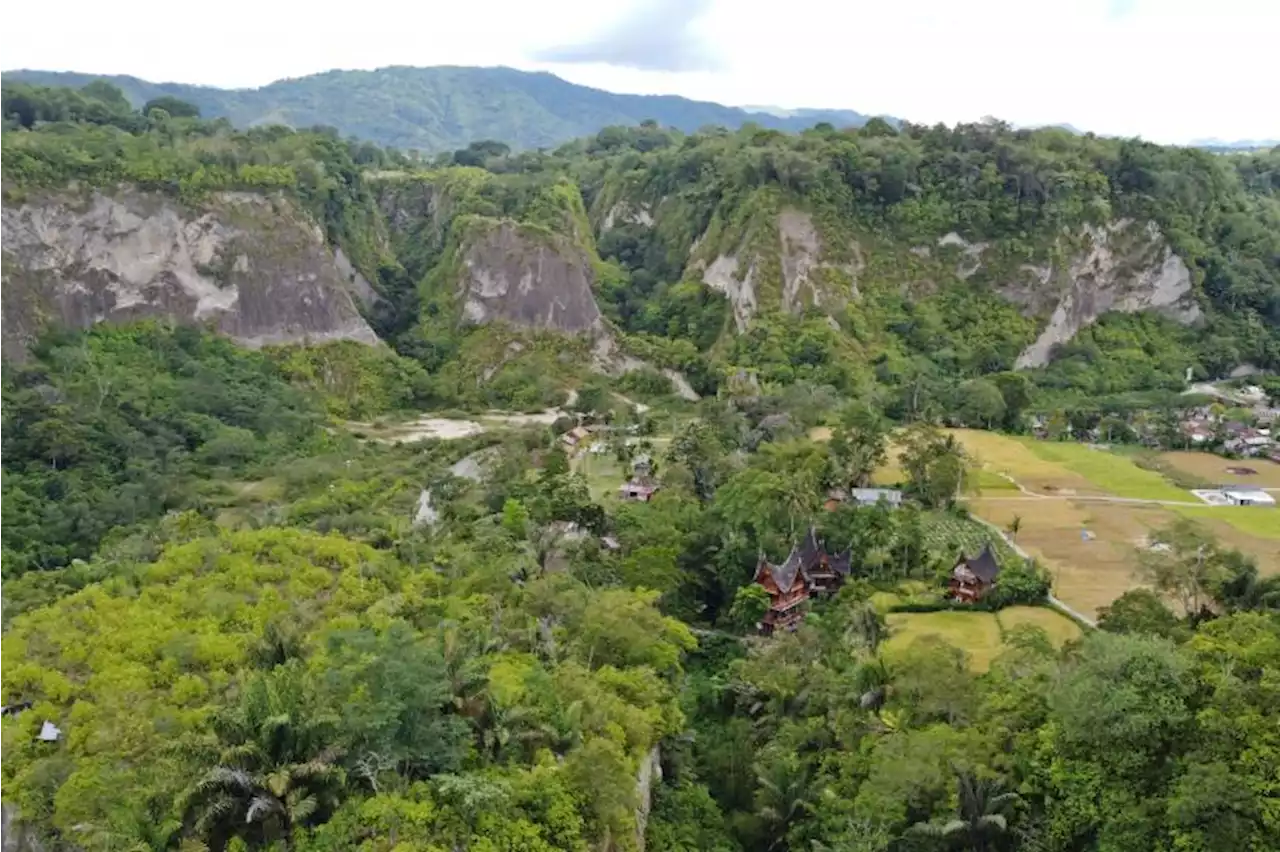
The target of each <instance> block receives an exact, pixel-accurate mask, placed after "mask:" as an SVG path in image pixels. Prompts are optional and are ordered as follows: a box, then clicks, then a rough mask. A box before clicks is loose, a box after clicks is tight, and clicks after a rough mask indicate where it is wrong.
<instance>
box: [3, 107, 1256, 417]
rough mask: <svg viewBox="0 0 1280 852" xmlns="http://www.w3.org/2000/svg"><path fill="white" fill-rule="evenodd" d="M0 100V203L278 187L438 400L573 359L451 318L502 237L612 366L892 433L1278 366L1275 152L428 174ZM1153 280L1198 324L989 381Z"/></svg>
mask: <svg viewBox="0 0 1280 852" xmlns="http://www.w3.org/2000/svg"><path fill="white" fill-rule="evenodd" d="M5 103H6V106H5V112H6V113H7V114H10V115H18V116H19V120H20V123H21V124H23V125H24V126H25V125H26V124H33V123H36V122H39V121H47V122H51V123H43V124H40V126H38V127H36V128H35V129H33V130H21V131H14V130H10V131H9V132H8V133H7V134H6V136H5V146H6V154H7V156H6V157H5V162H4V175H5V192H6V197H7V198H8V199H9V200H10V203H13V202H14V201H17V200H20V199H21V197H22V196H23V193H26V192H29V191H31V190H32V189H34V188H37V187H42V186H50V185H60V184H65V183H66V182H67V181H69V180H76V181H80V182H81V183H82V184H90V185H98V186H110V185H113V184H114V183H115V182H116V181H119V180H122V179H123V180H128V181H131V182H133V183H136V184H138V185H140V186H143V187H146V188H150V189H153V190H156V191H161V192H176V193H177V194H178V195H179V196H180V197H184V198H197V197H199V196H200V195H201V194H202V193H210V192H216V191H220V190H224V189H250V190H255V191H286V192H290V193H292V194H295V195H296V196H297V197H298V198H299V199H300V201H301V202H302V203H303V205H304V206H305V207H306V209H308V210H310V211H312V213H313V215H315V216H316V218H317V220H318V221H320V222H321V223H322V224H323V226H324V229H325V232H326V234H327V236H328V239H329V240H330V241H331V243H333V244H334V245H337V246H341V247H342V248H343V249H344V251H345V252H346V254H347V255H348V256H349V257H350V258H351V259H352V262H353V263H354V264H355V267H356V268H357V269H358V270H360V271H362V272H363V273H364V275H365V276H366V277H367V278H368V279H369V280H370V281H371V282H372V283H373V285H374V287H375V288H376V289H377V290H379V291H380V293H381V295H382V296H383V297H384V299H383V300H382V301H381V302H380V303H379V304H378V305H377V306H375V307H374V308H372V309H371V310H372V320H373V324H374V328H375V329H376V330H377V331H378V332H379V334H381V335H382V337H383V338H384V339H386V340H388V342H390V343H392V345H393V346H394V347H395V348H396V349H397V351H398V352H400V353H401V354H402V355H404V356H406V357H409V358H411V359H413V360H416V361H418V362H419V363H420V364H422V365H423V366H425V367H426V368H427V369H428V370H429V371H430V372H432V373H437V372H441V374H442V376H441V379H442V380H441V382H440V387H441V388H445V389H444V390H441V391H440V393H441V394H442V395H443V396H446V397H447V396H452V397H453V399H454V401H455V402H461V403H463V404H466V399H467V398H468V397H471V398H472V399H474V398H475V394H476V391H475V387H476V385H477V384H480V385H485V384H486V383H488V384H489V385H490V386H491V387H493V386H497V387H506V388H514V387H516V386H520V385H522V384H530V385H533V386H536V387H538V388H540V390H538V391H537V392H536V393H534V394H532V395H525V396H524V398H523V399H521V400H520V402H519V403H518V404H519V405H520V406H522V407H523V406H529V405H538V404H547V403H550V402H552V401H555V399H556V398H557V396H558V394H559V393H561V391H560V390H559V389H557V388H556V387H555V386H554V385H549V384H547V383H546V381H545V379H546V377H547V374H548V371H547V370H546V369H545V366H546V363H545V361H539V360H538V358H537V357H536V353H539V352H543V353H547V352H558V353H559V354H558V355H555V356H554V357H558V358H560V360H561V362H562V363H563V362H564V360H565V359H566V358H567V359H569V361H570V362H572V363H575V364H578V365H582V363H583V361H584V360H585V359H584V357H583V355H582V354H581V353H580V352H578V353H576V354H575V350H574V346H573V345H571V344H568V343H566V342H565V341H561V342H555V341H553V340H547V341H544V344H543V345H540V346H536V347H532V348H531V349H530V348H529V347H527V346H526V353H527V354H525V355H524V356H523V357H514V358H513V357H510V356H509V353H508V354H501V353H503V352H504V351H506V350H504V348H503V347H508V348H509V344H510V342H511V341H512V340H513V339H518V338H513V337H512V336H511V335H510V334H507V333H505V332H499V331H498V330H497V329H496V328H495V327H493V326H489V327H486V328H477V327H475V326H474V325H470V324H463V325H462V326H461V327H460V326H459V323H458V319H459V316H460V314H461V313H462V311H463V305H462V302H463V301H465V298H460V296H459V292H460V277H462V269H463V267H464V265H465V266H468V268H470V267H473V266H474V264H475V263H476V262H477V259H479V262H480V263H481V264H484V263H488V262H490V261H487V260H486V259H485V258H484V257H483V251H484V249H483V243H484V240H485V235H486V234H491V233H493V232H494V230H495V229H496V228H497V227H498V226H499V225H500V224H501V223H502V222H504V221H508V222H515V223H517V224H518V225H519V226H520V230H519V237H518V239H519V240H521V241H523V243H522V245H523V248H521V249H519V251H520V252H524V253H525V254H526V255H528V254H530V253H531V252H534V251H541V250H542V249H539V248H537V247H538V246H549V247H550V250H551V251H552V252H553V253H554V254H555V255H558V256H559V257H562V258H564V259H565V263H566V265H567V268H568V269H569V272H570V273H572V274H573V275H577V276H579V277H580V279H581V280H582V281H583V282H585V284H584V286H589V287H590V289H591V294H593V295H594V300H595V301H596V302H597V303H598V304H599V309H600V311H601V312H602V314H603V317H604V319H605V321H606V322H607V324H608V326H609V328H610V329H611V333H612V334H613V336H614V337H615V338H617V340H618V341H619V342H620V343H621V344H622V348H623V349H624V350H625V351H627V352H630V353H633V354H635V355H637V356H639V357H641V358H643V359H645V360H647V361H649V362H650V363H651V364H653V365H654V366H658V367H664V368H672V369H676V370H680V371H682V372H684V373H685V374H687V375H688V376H689V378H690V379H691V380H692V381H693V384H694V387H695V388H696V389H697V390H698V391H699V392H703V393H710V392H714V391H715V390H716V389H717V387H719V386H720V385H721V384H722V383H723V382H724V381H725V379H726V378H727V377H730V376H733V375H736V374H737V373H738V372H739V371H740V370H747V371H750V372H752V373H754V374H756V375H757V376H758V377H759V379H760V380H762V381H767V382H777V383H781V384H792V383H796V382H803V383H805V384H808V385H813V386H823V385H826V386H831V387H833V388H834V389H835V390H836V391H837V392H840V393H855V392H857V393H866V392H871V393H873V394H874V395H875V396H876V397H877V398H878V399H879V400H880V402H881V404H882V405H884V407H885V408H886V409H887V410H888V411H889V413H890V414H891V415H892V416H894V417H896V418H901V419H910V418H914V417H920V416H933V417H936V416H939V415H943V414H945V415H947V416H948V417H950V418H957V419H959V420H960V421H961V422H964V423H968V424H971V425H981V426H991V425H998V424H1001V423H1005V424H1013V423H1016V422H1017V421H1018V417H1019V414H1020V413H1021V412H1022V411H1025V410H1026V409H1027V408H1028V407H1030V406H1044V405H1047V404H1049V403H1052V404H1056V405H1075V406H1092V407H1094V408H1097V407H1098V406H1099V404H1100V403H1105V404H1107V405H1110V406H1113V407H1119V408H1125V407H1130V408H1132V407H1134V406H1138V407H1144V406H1145V407H1151V406H1153V405H1158V404H1160V400H1159V397H1158V395H1159V394H1160V393H1161V392H1168V391H1174V390H1180V389H1181V388H1182V387H1183V386H1184V374H1185V371H1186V370H1187V369H1188V368H1190V369H1191V370H1192V372H1193V375H1197V376H1202V377H1203V376H1216V375H1222V374H1225V373H1227V372H1229V371H1230V370H1232V369H1234V368H1235V367H1237V366H1239V365H1241V364H1251V365H1254V366H1258V367H1263V368H1274V367H1275V366H1276V365H1277V364H1278V363H1280V331H1278V329H1280V266H1278V263H1277V257H1280V246H1278V245H1277V240H1280V200H1278V199H1280V196H1278V195H1277V188H1278V186H1280V165H1278V161H1277V155H1276V153H1275V152H1274V151H1273V152H1269V153H1263V154H1256V155H1240V156H1233V157H1223V156H1214V155H1209V154H1207V153H1203V152H1199V151H1194V150H1182V149H1171V148H1161V147H1158V146H1155V145H1150V144H1147V143H1141V142H1136V141H1116V140H1102V139H1096V138H1091V137H1087V136H1086V137H1078V136H1073V135H1072V134H1070V133H1067V132H1066V131H1061V130H1054V129H1050V130H1039V131H1012V130H1010V129H1009V128H1007V127H1005V126H1003V125H999V124H989V125H972V126H962V127H958V128H956V129H953V130H952V129H946V128H941V127H936V128H926V127H916V126H906V127H905V128H904V129H902V130H901V131H899V130H895V129H894V128H893V127H891V126H889V125H888V124H886V123H885V122H883V121H879V120H876V121H872V122H871V123H869V124H868V125H867V126H865V127H863V128H861V129H860V130H850V131H838V130H835V129H832V128H830V127H828V126H822V125H819V126H818V127H816V128H815V129H813V130H810V131H807V132H806V133H804V134H801V135H798V136H787V135H785V134H782V133H778V132H776V131H770V130H763V129H759V128H748V129H744V130H742V131H739V132H736V133H730V132H725V131H708V132H705V133H700V134H695V135H692V136H685V135H683V134H681V133H679V132H676V131H672V130H667V129H663V128H662V127H661V126H660V125H658V124H657V123H654V122H647V123H645V124H644V125H643V126H640V127H637V128H622V127H613V128H606V129H605V130H602V131H600V132H599V133H597V134H596V135H595V136H593V137H591V138H588V139H584V140H580V141H577V142H574V143H572V144H569V145H565V146H563V147H561V148H559V149H557V150H555V151H554V152H526V153H516V152H512V151H511V150H510V149H509V148H508V146H506V145H504V144H501V143H497V142H485V143H477V144H474V145H471V146H469V147H467V148H465V149H460V150H458V151H455V152H453V153H451V154H448V155H444V156H442V157H440V158H437V161H436V162H435V163H434V164H432V165H431V166H430V167H424V165H423V164H421V163H420V162H418V161H414V160H412V159H411V158H408V157H406V156H405V155H404V154H402V153H398V152H396V151H394V150H384V149H381V148H378V147H376V146H374V145H371V144H369V143H360V142H343V141H341V140H339V139H338V138H336V137H335V136H333V135H332V134H328V133H321V132H304V133H297V132H291V131H287V130H285V129H283V128H271V127H263V128H257V129H254V130H251V131H247V132H239V131H234V130H232V129H230V128H229V127H227V126H226V124H225V123H223V122H218V121H214V122H208V121H201V120H198V119H194V118H175V117H173V116H172V115H171V114H170V113H168V112H167V111H163V110H162V111H159V112H152V113H150V114H149V115H147V116H143V115H141V114H139V113H136V112H134V111H132V110H130V109H128V107H127V105H126V103H125V99H124V98H122V97H120V95H119V92H115V93H114V94H112V93H111V90H109V87H108V88H106V89H103V88H102V87H95V88H92V89H89V90H86V91H84V92H81V93H79V94H77V93H71V92H67V91H66V90H56V89H50V90H40V89H30V88H23V87H22V86H15V85H13V84H7V88H6V102H5ZM21 104H26V106H25V107H24V108H23V109H22V110H19V109H17V107H16V106H15V105H21ZM33 104H34V105H33ZM171 106H172V104H171ZM27 118H30V119H31V121H27V120H26V119H27ZM68 122H69V123H68ZM11 123H12V122H11ZM1127 222H1134V223H1136V224H1132V225H1128V224H1125V223H1127ZM1142 223H1150V224H1149V225H1143V224H1142ZM1150 228H1154V229H1155V230H1154V231H1153V232H1151V233H1155V234H1156V235H1157V236H1155V237H1151V236H1149V235H1148V229H1150ZM784 231H785V233H784ZM1099 235H1101V236H1099ZM1100 241H1101V242H1100ZM801 244H803V245H801ZM797 246H799V247H797ZM1165 246H1168V247H1171V248H1172V250H1173V251H1174V252H1176V256H1174V255H1168V254H1167V252H1168V251H1169V249H1168V248H1165ZM476 252H480V253H479V254H477V253H476ZM1160 252H1165V253H1166V254H1165V255H1163V256H1165V258H1166V259H1165V261H1163V265H1161V261H1160V257H1161V256H1162V255H1161V254H1160ZM1099 254H1105V255H1106V256H1107V257H1111V258H1113V259H1112V260H1110V261H1107V262H1108V263H1114V264H1115V267H1116V269H1118V270H1119V271H1118V272H1114V273H1108V274H1111V275H1112V276H1113V278H1114V281H1112V283H1110V284H1106V285H1105V286H1104V285H1103V284H1099V283H1097V275H1098V273H1097V272H1096V271H1094V270H1093V268H1092V267H1089V268H1085V269H1084V271H1083V272H1081V273H1080V274H1081V275H1082V276H1084V277H1083V278H1081V279H1079V280H1082V281H1085V282H1086V283H1085V284H1083V285H1082V284H1079V281H1077V282H1076V283H1072V282H1071V281H1070V280H1065V281H1064V280H1063V279H1062V276H1063V275H1065V274H1067V271H1068V269H1069V268H1074V267H1072V266H1071V264H1072V263H1076V262H1081V261H1080V259H1081V258H1083V257H1086V256H1089V257H1096V256H1098V255H1099ZM1090 262H1093V261H1090ZM1099 262H1100V261H1099ZM1126 264H1127V265H1128V266H1126ZM1130 267H1132V268H1130ZM722 268H728V269H732V270H733V271H732V272H730V273H728V274H725V273H724V272H716V271H714V270H719V269H722ZM1166 268H1169V269H1174V268H1182V269H1185V270H1186V271H1185V286H1186V288H1187V290H1186V293H1185V295H1184V296H1182V297H1180V299H1181V301H1180V302H1179V303H1178V304H1179V305H1180V307H1177V311H1179V312H1181V314H1180V315H1182V316H1184V317H1190V316H1193V315H1194V314H1195V313H1197V312H1198V313H1199V314H1201V315H1202V318H1201V319H1198V320H1195V321H1194V322H1193V323H1192V324H1191V325H1189V326H1187V325H1179V324H1177V323H1176V322H1174V321H1173V319H1170V318H1169V316H1168V313H1169V312H1168V310H1165V311H1164V312H1163V313H1161V312H1153V311H1145V312H1141V311H1140V312H1136V313H1103V314H1102V315H1101V316H1099V317H1098V318H1097V321H1096V322H1091V321H1089V320H1090V318H1089V317H1087V316H1086V317H1085V318H1084V319H1082V320H1080V321H1079V323H1078V325H1079V329H1078V331H1077V332H1076V333H1075V336H1074V338H1072V339H1070V340H1068V341H1066V342H1063V343H1061V344H1059V345H1056V346H1053V347H1049V348H1048V350H1047V351H1048V353H1049V362H1048V363H1047V364H1046V365H1045V366H1043V367H1035V368H1032V369H1023V370H1019V371H1017V372H1016V373H1015V372H1014V369H1015V367H1017V366H1018V365H1019V364H1020V363H1021V358H1022V356H1023V354H1025V352H1026V351H1028V347H1029V346H1030V345H1031V344H1032V343H1033V342H1035V341H1036V339H1037V337H1038V336H1039V335H1042V334H1043V333H1044V332H1042V330H1041V329H1042V328H1043V326H1044V325H1045V324H1046V322H1048V321H1049V313H1050V312H1052V310H1053V309H1054V307H1055V306H1059V307H1060V309H1061V310H1066V311H1067V312H1068V313H1070V312H1071V311H1072V310H1075V308H1072V307H1071V306H1072V305H1074V304H1076V303H1077V302H1091V301H1094V300H1097V301H1102V302H1103V303H1104V304H1105V302H1106V300H1113V299H1121V298H1123V297H1124V296H1125V293H1126V292H1127V291H1126V288H1129V289H1138V290H1141V289H1142V288H1143V287H1148V288H1150V287H1152V286H1153V285H1151V284H1150V283H1143V281H1145V280H1146V279H1144V278H1142V277H1141V275H1140V274H1139V273H1141V274H1148V275H1151V276H1159V275H1164V274H1165V273H1164V270H1165V269H1166ZM1126 269H1127V270H1128V271H1127V272H1126V271H1125V270H1126ZM575 270H576V272H575ZM1028 270H1032V271H1035V270H1045V271H1044V273H1043V277H1036V276H1039V275H1041V273H1040V272H1035V274H1034V275H1033V274H1032V272H1029V271H1028ZM1055 270H1056V271H1055ZM1180 274H1181V273H1180ZM1029 276H1030V277H1029ZM1175 278H1176V276H1175ZM1108 280H1111V279H1108ZM707 282H711V283H710V284H709V283H707ZM1089 282H1093V283H1089ZM561 283H563V282H559V283H558V282H557V281H555V280H553V281H550V282H549V283H548V282H547V281H542V282H540V286H543V287H546V288H547V289H546V291H545V294H544V295H541V296H539V297H538V298H541V299H543V300H544V301H548V302H549V301H553V300H555V299H557V298H560V297H561V296H563V295H565V292H566V291H564V290H557V289H556V288H557V287H558V286H560V285H561ZM712 285H714V286H712ZM566 286H567V285H566ZM1077 286H1086V287H1095V288H1096V292H1094V291H1087V292H1082V293H1075V291H1074V290H1072V287H1077ZM1108 288H1109V289H1108ZM461 289H462V290H465V289H466V288H465V287H462V288H461ZM744 290H750V298H749V299H748V298H747V297H746V296H743V295H742V293H743V291H744ZM578 295H585V296H586V297H587V298H590V296H589V295H587V294H578ZM1139 295H1141V294H1139ZM576 297H577V296H576V295H575V298H576ZM1072 300H1074V301H1072ZM1062 306H1065V307H1062ZM1137 307H1141V305H1140V304H1139V305H1138V306H1137ZM1172 308H1173V305H1172V304H1171V305H1170V309H1172ZM1128 310H1136V308H1130V309H1128ZM482 324H483V323H482ZM735 326H736V327H737V328H738V329H742V328H744V327H745V328H746V329H747V331H746V333H745V334H743V333H739V334H733V333H731V331H730V330H731V329H734V328H735ZM546 330H548V331H550V332H556V330H557V329H556V327H555V325H554V324H553V325H552V326H550V327H548V328H547V329H546ZM516 331H518V329H516ZM552 336H553V337H554V334H553V335H552ZM522 345H523V344H522ZM566 347H567V348H566ZM530 364H532V365H534V366H529V365H530ZM486 376H487V378H486ZM1134 391H1141V392H1144V393H1145V394H1146V395H1145V396H1139V397H1134V396H1126V394H1130V393H1131V392H1134ZM510 393H511V391H510V390H508V391H502V392H500V393H497V394H494V393H491V392H485V393H482V394H481V395H482V396H483V397H484V404H502V402H503V399H504V397H505V398H506V400H507V402H508V403H510V402H511V401H512V399H511V397H510ZM1109 397H1110V398H1111V399H1110V400H1109V401H1108V398H1109ZM476 401H478V400H476Z"/></svg>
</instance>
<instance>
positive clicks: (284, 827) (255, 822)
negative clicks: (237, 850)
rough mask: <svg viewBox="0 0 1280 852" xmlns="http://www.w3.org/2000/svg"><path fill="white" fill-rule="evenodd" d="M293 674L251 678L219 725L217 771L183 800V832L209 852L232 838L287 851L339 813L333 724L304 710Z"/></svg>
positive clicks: (298, 678)
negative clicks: (304, 831)
mask: <svg viewBox="0 0 1280 852" xmlns="http://www.w3.org/2000/svg"><path fill="white" fill-rule="evenodd" d="M308 691H309V688H308V687H307V685H306V684H305V682H304V681H303V679H302V675H301V669H300V668H299V667H297V666H284V667H281V668H279V669H276V670H274V671H273V672H271V673H269V674H266V675H260V676H258V677H255V678H254V679H253V680H252V681H251V682H250V683H249V684H248V685H247V686H246V688H245V693H244V697H243V698H242V699H241V702H240V705H239V707H238V708H236V709H235V711H233V712H232V713H231V714H229V715H228V716H227V717H226V718H224V720H222V731H221V734H220V738H221V740H222V743H223V744H224V748H223V751H222V755H221V757H220V759H219V761H218V764H217V765H216V766H213V767H211V768H210V769H208V770H207V771H206V772H205V773H204V775H203V776H202V777H201V778H200V780H199V781H197V782H196V783H195V785H194V786H193V787H192V788H191V789H190V791H189V792H188V793H187V796H186V804H185V810H186V813H187V820H188V825H190V826H191V828H192V830H193V831H194V832H195V833H196V835H197V836H199V837H200V838H201V839H202V840H204V842H205V843H207V844H208V845H209V848H210V849H212V850H214V852H222V850H223V849H226V848H227V844H228V843H229V842H230V841H231V840H232V839H233V838H240V839H242V840H244V841H246V842H248V843H251V844H255V845H265V844H268V843H272V842H279V843H281V844H283V845H284V846H285V848H288V847H289V846H290V845H291V843H292V840H293V836H294V832H295V831H296V830H297V829H299V828H301V827H304V826H307V825H312V824H315V823H318V822H323V821H324V820H325V819H326V818H327V817H328V816H329V814H331V813H332V812H333V809H334V808H336V807H337V805H338V804H339V802H340V798H341V795H342V791H343V786H344V782H345V774H344V772H343V770H342V768H341V767H340V766H339V765H338V763H337V758H338V756H339V750H338V748H337V746H336V744H335V743H334V741H333V725H332V721H333V720H332V719H331V718H326V717H321V716H314V715H312V714H311V712H310V711H309V710H308V709H307V708H306V707H305V704H304V702H305V698H304V696H305V695H306V694H307V692H308Z"/></svg>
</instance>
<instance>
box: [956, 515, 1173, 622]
mask: <svg viewBox="0 0 1280 852" xmlns="http://www.w3.org/2000/svg"><path fill="white" fill-rule="evenodd" d="M969 509H970V511H971V512H973V513H974V514H976V515H978V516H979V517H981V518H984V519H986V520H988V521H990V522H992V523H993V524H996V525H997V526H999V527H1001V528H1002V529H1007V528H1008V527H1009V525H1010V523H1011V522H1012V521H1013V518H1014V517H1015V516H1017V517H1018V518H1019V519H1020V521H1019V529H1018V535H1017V543H1018V545H1019V546H1021V547H1022V548H1023V549H1025V550H1026V551H1027V552H1028V553H1030V554H1031V555H1032V556H1034V557H1035V558H1036V559H1038V560H1039V561H1040V562H1041V563H1042V564H1043V565H1044V566H1045V568H1046V569H1048V571H1049V574H1050V578H1051V580H1052V582H1053V593H1054V594H1055V595H1056V596H1057V597H1059V598H1060V599H1061V600H1062V601H1064V602H1065V603H1066V604H1068V605H1069V606H1071V607H1073V608H1075V609H1077V610H1079V611H1080V612H1082V613H1085V614H1086V615H1092V614H1096V613H1097V611H1098V609H1099V608H1101V607H1104V606H1106V605H1108V604H1110V603H1111V602H1112V601H1113V600H1115V599H1116V598H1118V597H1119V596H1120V595H1122V594H1124V593H1125V592H1126V591H1128V590H1129V589H1131V588H1133V587H1134V586H1137V585H1140V578H1139V577H1138V574H1137V569H1138V551H1137V548H1138V547H1139V546H1141V545H1142V544H1143V543H1144V541H1145V539H1146V537H1147V536H1148V535H1149V534H1150V532H1151V531H1152V530H1153V529H1155V528H1157V527H1161V526H1164V525H1165V524H1167V523H1169V521H1171V520H1172V519H1173V514H1172V513H1171V512H1170V511H1169V510H1168V509H1166V508H1164V507H1160V506H1146V505H1142V504H1136V503H1135V504H1116V503H1096V502H1086V501H1077V500H1035V499H1031V500H1022V501H1006V500H993V499H985V500H984V499H978V500H973V501H971V502H970V504H969Z"/></svg>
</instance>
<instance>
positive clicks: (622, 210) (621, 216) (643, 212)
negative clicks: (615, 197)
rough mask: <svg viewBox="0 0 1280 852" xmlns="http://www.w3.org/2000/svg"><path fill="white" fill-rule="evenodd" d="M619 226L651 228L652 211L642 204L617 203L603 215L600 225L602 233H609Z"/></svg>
mask: <svg viewBox="0 0 1280 852" xmlns="http://www.w3.org/2000/svg"><path fill="white" fill-rule="evenodd" d="M619 225H641V226H643V227H646V228H651V227H653V209H652V208H651V207H650V206H649V205H648V204H644V203H635V204H633V203H631V202H629V201H619V202H618V203H616V204H614V205H613V206H612V207H610V208H609V212H608V213H606V214H604V221H603V222H602V223H601V224H600V229H601V230H602V231H609V230H612V229H613V228H615V227H617V226H619Z"/></svg>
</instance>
